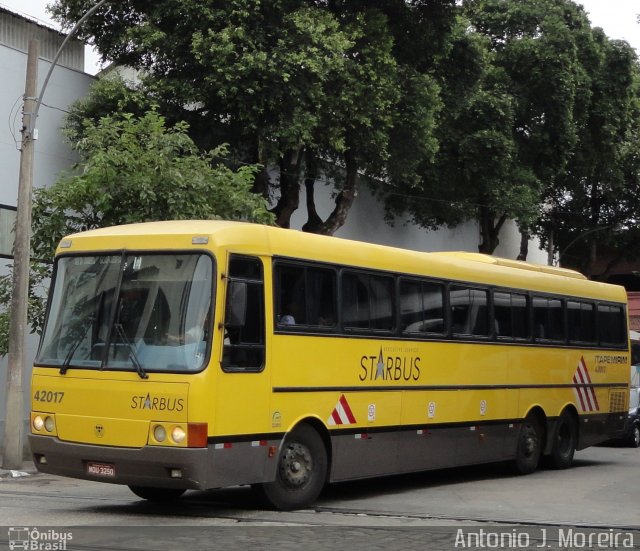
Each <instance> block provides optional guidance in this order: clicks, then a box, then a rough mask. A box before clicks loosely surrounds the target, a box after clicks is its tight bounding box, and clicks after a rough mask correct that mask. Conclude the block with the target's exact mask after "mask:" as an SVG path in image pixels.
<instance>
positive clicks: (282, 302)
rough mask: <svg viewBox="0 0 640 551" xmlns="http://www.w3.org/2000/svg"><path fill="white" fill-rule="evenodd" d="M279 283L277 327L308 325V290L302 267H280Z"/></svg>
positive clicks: (278, 270)
mask: <svg viewBox="0 0 640 551" xmlns="http://www.w3.org/2000/svg"><path fill="white" fill-rule="evenodd" d="M276 281H277V307H276V324H277V325H305V324H306V321H307V320H306V309H307V305H306V300H305V297H306V290H305V275H304V268H303V267H301V266H278V267H277V270H276Z"/></svg>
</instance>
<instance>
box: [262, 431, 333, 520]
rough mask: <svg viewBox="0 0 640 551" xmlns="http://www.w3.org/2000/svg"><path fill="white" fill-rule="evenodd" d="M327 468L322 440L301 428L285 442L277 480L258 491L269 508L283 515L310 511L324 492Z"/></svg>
mask: <svg viewBox="0 0 640 551" xmlns="http://www.w3.org/2000/svg"><path fill="white" fill-rule="evenodd" d="M327 466H328V460H327V450H326V448H325V446H324V442H323V441H322V438H320V435H319V434H318V433H317V432H316V431H315V430H314V429H313V428H312V427H310V426H309V425H300V426H299V427H297V428H296V429H294V430H293V431H291V433H289V434H288V435H287V437H286V438H285V441H284V444H283V445H282V448H281V450H280V454H279V455H278V468H277V472H276V479H275V480H274V481H273V482H267V483H265V484H259V485H256V489H257V490H258V492H259V493H260V494H261V495H262V497H263V498H264V499H266V501H267V502H268V504H270V505H271V506H273V507H274V508H276V509H279V510H281V511H291V510H293V509H300V508H303V507H307V506H309V505H310V504H311V503H313V502H314V501H315V500H316V498H317V497H318V496H319V495H320V492H321V491H322V488H324V485H325V482H326V481H327V470H328V467H327Z"/></svg>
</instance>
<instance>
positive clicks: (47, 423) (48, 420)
mask: <svg viewBox="0 0 640 551" xmlns="http://www.w3.org/2000/svg"><path fill="white" fill-rule="evenodd" d="M55 427H56V424H55V423H54V421H53V417H50V416H48V415H47V416H46V417H45V418H44V428H45V429H46V430H47V432H53V429H54V428H55Z"/></svg>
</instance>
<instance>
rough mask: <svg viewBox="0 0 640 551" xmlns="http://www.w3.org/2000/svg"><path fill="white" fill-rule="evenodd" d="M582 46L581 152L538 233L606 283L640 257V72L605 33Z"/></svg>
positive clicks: (568, 261) (569, 262) (566, 261)
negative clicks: (627, 262)
mask: <svg viewBox="0 0 640 551" xmlns="http://www.w3.org/2000/svg"><path fill="white" fill-rule="evenodd" d="M581 46H582V49H581V59H582V64H583V67H584V73H585V84H584V88H583V93H582V103H581V109H580V110H579V111H577V119H578V121H577V122H578V125H577V127H578V129H579V132H578V136H577V138H578V144H577V147H576V148H575V153H574V154H573V155H572V157H571V158H570V160H569V163H568V165H567V170H566V171H565V172H564V174H563V175H562V176H561V177H559V178H558V179H557V181H556V183H555V186H554V187H553V189H552V193H551V194H550V198H551V200H550V202H549V205H550V207H551V208H549V209H548V210H547V211H546V212H545V213H544V215H543V216H542V217H541V219H540V222H539V228H540V233H541V235H542V236H543V238H544V239H545V240H546V241H549V240H550V239H553V243H554V247H555V250H556V251H557V252H559V255H560V262H561V264H562V265H565V266H569V267H573V268H576V269H578V270H580V271H582V272H584V273H585V274H587V275H588V276H589V277H593V278H600V279H603V278H604V279H606V277H607V275H608V274H609V272H610V271H611V270H612V269H613V268H614V267H615V265H616V264H617V263H618V262H620V261H621V260H622V259H626V260H633V259H637V258H638V257H639V256H640V253H639V250H640V248H639V246H638V245H639V244H640V234H639V232H638V229H637V225H638V220H640V203H639V202H638V197H639V196H640V65H639V64H638V58H637V56H636V54H635V52H634V50H633V49H632V48H631V47H630V46H629V45H628V44H627V43H626V42H622V41H616V40H610V39H608V38H607V37H606V36H605V34H604V33H603V32H602V30H601V29H595V30H594V31H593V33H592V35H591V37H590V40H589V41H585V42H584V43H583V44H582V45H581ZM603 264H604V265H603Z"/></svg>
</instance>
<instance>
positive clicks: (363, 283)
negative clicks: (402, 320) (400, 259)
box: [342, 273, 394, 331]
mask: <svg viewBox="0 0 640 551" xmlns="http://www.w3.org/2000/svg"><path fill="white" fill-rule="evenodd" d="M342 316H343V320H344V325H345V327H346V328H351V329H369V330H378V331H379V330H383V331H391V330H392V329H393V326H394V319H393V278H391V277H387V276H378V275H371V274H364V273H345V274H343V276H342Z"/></svg>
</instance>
